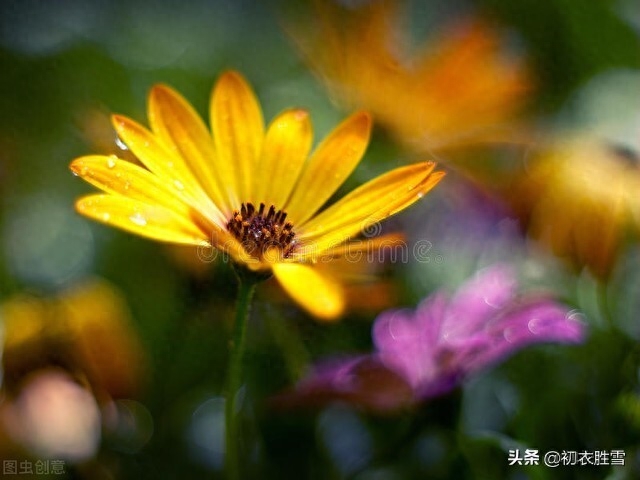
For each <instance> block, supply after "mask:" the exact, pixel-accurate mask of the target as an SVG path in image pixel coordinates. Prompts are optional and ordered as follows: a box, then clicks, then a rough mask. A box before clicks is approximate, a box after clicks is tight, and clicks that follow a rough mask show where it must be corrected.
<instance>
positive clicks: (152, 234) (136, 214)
mask: <svg viewBox="0 0 640 480" xmlns="http://www.w3.org/2000/svg"><path fill="white" fill-rule="evenodd" d="M76 210H78V212H79V213H81V214H82V215H86V216H87V217H89V218H93V219H94V220H97V221H99V222H102V223H106V224H108V225H111V226H114V227H118V228H121V229H123V230H126V231H128V232H131V233H135V234H136V235H140V236H143V237H147V238H151V239H154V240H159V241H162V242H169V243H178V244H185V245H206V244H208V243H209V239H208V238H207V234H206V233H204V232H203V231H202V230H200V229H199V228H198V226H197V225H195V224H194V223H193V222H192V221H191V220H190V219H189V218H188V217H183V216H181V215H178V214H177V213H175V212H172V211H171V210H169V209H167V208H165V207H162V206H160V205H151V204H148V203H144V202H141V201H139V200H132V199H130V198H127V197H123V196H121V195H106V194H105V195H102V194H100V195H89V196H86V197H82V198H80V199H79V200H78V201H77V202H76Z"/></svg>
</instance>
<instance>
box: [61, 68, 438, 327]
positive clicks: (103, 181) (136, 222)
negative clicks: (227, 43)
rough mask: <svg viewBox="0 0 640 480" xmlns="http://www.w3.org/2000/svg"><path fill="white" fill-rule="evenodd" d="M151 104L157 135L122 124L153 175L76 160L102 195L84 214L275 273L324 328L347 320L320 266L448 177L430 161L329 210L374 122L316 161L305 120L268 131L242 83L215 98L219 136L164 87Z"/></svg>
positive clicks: (330, 143)
mask: <svg viewBox="0 0 640 480" xmlns="http://www.w3.org/2000/svg"><path fill="white" fill-rule="evenodd" d="M148 105H149V106H148V116H149V123H150V127H151V128H150V129H147V128H145V127H144V126H142V125H140V124H139V123H136V122H135V121H133V120H131V119H129V118H127V117H124V116H121V115H114V116H113V124H114V127H115V129H116V131H117V133H118V136H119V137H120V140H121V141H122V142H123V143H124V144H126V145H127V147H128V148H129V149H130V150H131V151H132V153H133V154H134V155H135V156H136V157H137V158H138V159H139V160H140V162H141V163H142V164H143V165H144V167H146V168H144V167H141V166H138V165H135V164H133V163H131V162H127V161H124V160H121V159H119V158H117V157H116V156H113V155H111V156H104V155H92V156H85V157H81V158H78V159H76V160H74V161H73V162H72V163H71V170H72V171H73V172H74V173H75V174H76V175H78V176H80V177H82V178H83V179H84V180H86V181H87V182H89V183H91V184H93V185H95V186H96V187H98V188H100V189H101V190H103V191H104V192H105V193H102V194H96V195H89V196H86V197H83V198H80V199H79V200H78V201H77V203H76V208H77V210H78V211H79V212H80V213H81V214H83V215H86V216H88V217H90V218H93V219H95V220H98V221H100V222H103V223H106V224H109V225H112V226H115V227H118V228H122V229H124V230H127V231H129V232H132V233H135V234H138V235H141V236H144V237H148V238H151V239H154V240H159V241H163V242H170V243H176V244H184V245H197V246H201V247H213V248H216V249H218V250H220V251H222V252H224V253H225V254H226V255H229V256H230V257H231V259H232V260H233V261H234V262H235V263H236V264H239V265H241V266H243V267H245V268H247V269H249V270H252V271H255V272H261V273H266V274H268V273H271V272H272V273H273V275H274V276H275V277H276V279H277V280H278V282H279V283H280V285H281V286H282V287H283V288H284V290H286V291H287V293H288V294H289V295H290V296H291V297H292V298H293V299H295V300H296V301H297V302H298V303H300V305H302V306H303V307H304V308H306V309H307V310H308V311H309V312H310V313H312V314H313V315H315V316H317V317H319V318H326V319H330V318H336V317H337V316H339V315H340V313H341V312H342V310H343V308H344V303H345V301H344V290H343V288H342V286H341V285H340V284H339V282H338V281H337V280H336V279H335V278H332V277H331V276H329V275H326V274H325V272H324V271H323V270H321V269H316V268H314V264H315V263H318V262H323V261H328V259H331V258H334V257H335V256H336V253H340V252H349V250H350V249H349V243H348V242H349V240H350V239H351V238H353V237H354V236H357V235H358V234H359V233H360V232H361V231H362V229H364V228H366V227H368V226H370V225H372V224H374V223H376V222H378V221H380V220H382V219H384V218H386V217H388V216H390V215H393V214H394V213H396V212H398V211H400V210H402V209H404V208H406V207H408V206H409V205H411V204H412V203H414V202H415V201H417V200H418V199H419V198H421V197H422V196H423V195H424V194H425V193H427V192H428V191H429V190H431V188H433V186H434V185H436V184H437V183H438V181H439V180H440V179H441V178H442V176H443V175H444V172H434V167H435V164H434V163H433V162H424V163H418V164H415V165H410V166H405V167H401V168H397V169H395V170H392V171H390V172H388V173H386V174H384V175H381V176H379V177H378V178H375V179H373V180H371V181H369V182H368V183H366V184H364V185H362V186H360V187H359V188H357V189H355V190H354V191H352V192H351V193H350V194H348V195H347V196H345V197H344V198H342V199H341V200H339V201H337V202H336V203H334V204H333V205H331V206H329V207H327V208H325V209H323V210H321V208H322V207H323V205H324V204H325V202H326V201H327V200H328V199H329V198H330V197H331V196H332V195H333V194H334V193H335V192H336V190H337V189H338V188H339V187H340V186H341V185H342V183H343V182H344V181H345V180H346V179H347V177H348V176H349V175H350V174H351V172H352V171H353V170H354V169H355V167H356V166H357V165H358V163H359V162H360V159H361V158H362V156H363V154H364V152H365V149H366V147H367V144H368V142H369V136H370V131H371V117H370V116H369V115H368V114H367V113H364V112H357V113H355V114H353V115H351V116H350V117H348V118H347V119H346V120H344V121H343V122H342V123H341V124H340V125H338V127H336V128H335V129H334V130H333V131H332V132H331V133H330V134H329V135H328V136H327V137H326V138H325V139H324V140H323V141H322V142H321V143H320V144H319V145H318V146H317V147H316V148H315V150H314V151H313V152H312V153H311V154H310V150H311V145H312V127H311V122H310V119H309V115H308V113H307V112H306V111H305V110H302V109H298V108H293V109H289V110H285V111H284V112H282V113H280V114H279V115H278V116H277V117H276V118H275V119H274V120H273V121H272V122H271V124H270V125H269V126H268V127H267V128H266V129H265V126H264V121H263V117H262V111H261V108H260V105H259V103H258V100H257V98H256V96H255V94H254V93H253V91H252V89H251V87H250V86H249V85H248V84H247V82H246V81H245V79H244V78H243V77H242V76H241V75H240V74H238V73H236V72H226V73H224V74H223V75H222V76H221V78H220V79H219V80H218V82H217V83H216V85H215V87H214V89H213V93H212V96H211V102H210V118H211V132H210V131H209V130H208V129H207V127H206V126H205V124H204V122H203V121H202V119H201V118H200V117H199V116H198V114H197V113H196V112H195V110H194V109H193V107H192V106H191V105H190V104H189V103H188V102H187V101H186V100H185V99H184V98H183V97H182V96H181V95H180V94H178V93H177V92H176V91H174V90H173V89H171V88H170V87H167V86H165V85H157V86H155V87H154V88H153V89H152V90H151V93H150V96H149V104H148ZM363 245H364V244H363V242H358V243H357V244H354V248H366V246H365V247H363ZM349 253H352V252H349Z"/></svg>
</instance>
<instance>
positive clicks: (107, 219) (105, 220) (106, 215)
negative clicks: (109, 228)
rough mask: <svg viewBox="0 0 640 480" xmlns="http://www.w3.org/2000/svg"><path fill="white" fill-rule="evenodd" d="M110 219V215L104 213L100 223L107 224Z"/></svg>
mask: <svg viewBox="0 0 640 480" xmlns="http://www.w3.org/2000/svg"><path fill="white" fill-rule="evenodd" d="M110 219H111V214H110V213H109V212H104V213H103V214H102V221H103V222H108V221H109V220H110Z"/></svg>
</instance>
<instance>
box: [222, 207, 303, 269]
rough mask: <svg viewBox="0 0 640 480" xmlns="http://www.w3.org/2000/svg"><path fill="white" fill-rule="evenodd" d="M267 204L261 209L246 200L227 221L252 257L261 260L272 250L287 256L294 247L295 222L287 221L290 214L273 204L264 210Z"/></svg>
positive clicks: (284, 256) (231, 230) (234, 234)
mask: <svg viewBox="0 0 640 480" xmlns="http://www.w3.org/2000/svg"><path fill="white" fill-rule="evenodd" d="M265 209H266V207H265V204H264V203H261V204H260V206H259V207H258V209H256V207H254V206H253V204H252V203H243V204H242V207H241V208H240V210H236V211H235V212H233V215H232V216H231V218H230V219H229V221H228V222H227V230H229V231H230V232H231V233H232V234H233V236H234V237H236V238H237V239H238V241H240V243H242V246H243V247H244V249H245V250H246V251H247V253H248V254H249V255H251V256H252V257H256V258H260V259H262V258H263V257H264V255H265V254H266V253H267V252H268V251H271V250H272V249H274V248H275V249H277V250H278V252H279V254H280V255H281V256H282V257H283V258H288V257H289V256H290V255H291V252H292V251H293V248H294V246H295V241H294V237H295V235H296V234H295V232H294V231H293V224H292V223H291V222H287V221H286V219H287V213H286V212H283V211H282V210H276V208H275V207H274V206H273V205H271V206H270V207H269V210H267V212H266V213H265Z"/></svg>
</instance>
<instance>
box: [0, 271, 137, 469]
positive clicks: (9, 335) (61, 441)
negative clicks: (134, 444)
mask: <svg viewBox="0 0 640 480" xmlns="http://www.w3.org/2000/svg"><path fill="white" fill-rule="evenodd" d="M0 318H1V319H2V324H3V332H4V334H3V339H4V341H3V352H2V402H1V407H0V408H1V411H2V428H3V430H4V432H5V435H6V436H7V437H8V438H10V439H11V441H12V442H15V443H16V444H18V445H20V446H21V447H23V448H25V449H26V450H27V451H28V452H29V455H30V456H33V457H35V458H46V459H56V460H65V461H69V462H72V463H76V462H86V461H88V460H91V459H92V458H93V457H94V456H95V455H96V454H97V453H98V449H99V446H100V441H101V438H102V429H103V427H104V428H105V429H107V430H112V431H113V430H115V429H116V428H117V426H118V424H120V423H121V422H122V419H121V418H120V414H119V413H118V407H117V404H116V403H115V402H116V401H118V400H122V399H132V398H136V397H139V396H140V394H141V392H142V389H143V387H144V377H145V363H146V361H145V358H144V351H143V348H142V346H141V344H140V341H139V339H138V338H137V336H136V334H135V332H134V330H133V329H132V326H131V318H130V314H129V312H128V309H127V307H126V304H125V302H124V300H123V299H122V297H121V295H120V294H119V293H118V292H117V291H116V290H115V289H114V288H113V287H111V286H110V285H109V284H108V283H106V282H104V281H100V280H87V281H86V282H83V283H82V284H80V285H78V286H76V287H74V288H73V289H71V290H68V291H65V292H64V293H62V294H60V295H59V296H57V297H55V298H38V297H35V296H32V295H28V294H22V295H16V296H14V297H12V298H10V299H8V300H7V301H5V302H4V303H3V304H2V305H0ZM3 455H4V456H5V458H11V456H10V455H8V453H7V452H5V453H4V454H3Z"/></svg>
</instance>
